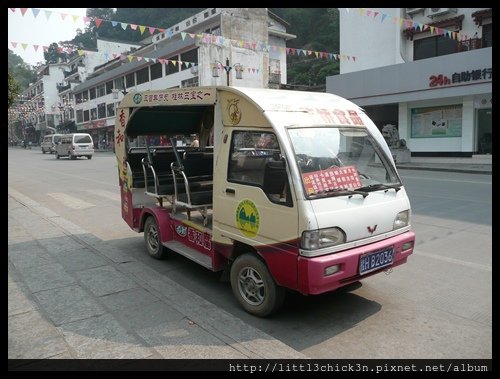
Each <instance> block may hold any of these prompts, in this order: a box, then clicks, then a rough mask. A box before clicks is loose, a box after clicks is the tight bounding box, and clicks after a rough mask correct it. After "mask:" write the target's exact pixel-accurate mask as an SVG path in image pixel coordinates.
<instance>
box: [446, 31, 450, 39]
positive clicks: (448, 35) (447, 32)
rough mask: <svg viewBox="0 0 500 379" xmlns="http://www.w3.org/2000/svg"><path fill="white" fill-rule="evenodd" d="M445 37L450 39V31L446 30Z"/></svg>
mask: <svg viewBox="0 0 500 379" xmlns="http://www.w3.org/2000/svg"><path fill="white" fill-rule="evenodd" d="M446 35H447V37H448V38H451V31H450V30H447V31H446Z"/></svg>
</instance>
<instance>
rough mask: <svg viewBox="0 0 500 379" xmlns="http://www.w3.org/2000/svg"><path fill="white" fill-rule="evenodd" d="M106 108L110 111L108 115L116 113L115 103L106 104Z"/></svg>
mask: <svg viewBox="0 0 500 379" xmlns="http://www.w3.org/2000/svg"><path fill="white" fill-rule="evenodd" d="M106 110H107V111H108V117H112V116H114V115H115V103H111V104H108V105H106Z"/></svg>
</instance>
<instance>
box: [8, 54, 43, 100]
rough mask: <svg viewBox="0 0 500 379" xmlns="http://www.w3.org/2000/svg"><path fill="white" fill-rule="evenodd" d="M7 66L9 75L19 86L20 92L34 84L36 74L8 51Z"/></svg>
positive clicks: (17, 56) (18, 57) (19, 58)
mask: <svg viewBox="0 0 500 379" xmlns="http://www.w3.org/2000/svg"><path fill="white" fill-rule="evenodd" d="M7 65H8V70H9V72H10V75H11V76H12V78H13V79H14V80H15V81H16V82H17V83H18V84H19V90H20V91H23V90H25V89H26V88H28V86H29V84H30V83H33V82H35V80H36V74H35V72H34V71H33V69H32V68H31V66H30V65H28V64H26V63H25V62H24V61H23V59H22V58H21V57H20V56H19V55H16V54H14V52H13V51H12V50H10V49H8V56H7Z"/></svg>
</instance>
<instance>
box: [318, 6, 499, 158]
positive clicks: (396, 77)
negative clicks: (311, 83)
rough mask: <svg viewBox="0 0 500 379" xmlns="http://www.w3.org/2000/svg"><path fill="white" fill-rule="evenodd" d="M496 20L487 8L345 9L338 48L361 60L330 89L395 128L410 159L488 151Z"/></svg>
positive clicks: (331, 80)
mask: <svg viewBox="0 0 500 379" xmlns="http://www.w3.org/2000/svg"><path fill="white" fill-rule="evenodd" d="M492 22H493V20H492V10H491V9H489V8H378V9H370V10H367V9H362V10H354V9H350V10H349V11H347V10H344V9H342V10H341V11H340V48H341V50H342V51H344V52H345V53H348V54H350V55H353V56H356V57H357V59H356V60H355V61H353V60H348V61H345V60H344V61H341V64H340V75H337V76H332V77H328V78H327V82H326V90H327V92H331V93H335V94H337V95H340V96H343V97H346V98H348V99H349V100H351V101H353V102H354V103H356V104H358V105H360V106H361V107H363V108H364V109H365V111H366V112H367V114H368V115H369V116H370V117H371V118H372V119H373V120H374V122H375V123H376V124H377V126H378V127H379V128H380V129H381V128H382V127H383V126H384V125H387V124H392V125H395V126H397V128H398V131H399V136H400V138H403V139H405V141H406V143H407V146H408V147H409V149H410V150H411V154H412V156H455V157H471V156H472V155H475V154H491V152H492V138H491V137H492V119H491V116H492V78H493V71H492ZM454 33H458V34H454Z"/></svg>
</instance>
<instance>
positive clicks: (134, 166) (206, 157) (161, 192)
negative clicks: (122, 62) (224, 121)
mask: <svg viewBox="0 0 500 379" xmlns="http://www.w3.org/2000/svg"><path fill="white" fill-rule="evenodd" d="M162 92H164V93H159V91H154V92H152V94H144V93H142V94H136V96H141V98H140V103H141V104H140V106H137V107H123V108H121V107H120V108H119V116H118V118H117V128H118V130H117V131H115V133H116V134H115V137H116V138H117V140H119V139H120V138H122V137H120V127H122V128H123V138H122V139H123V144H122V145H121V146H119V147H117V149H118V148H121V149H122V150H123V151H122V152H120V151H117V157H118V162H119V163H120V159H119V157H120V156H122V157H123V159H122V162H121V165H122V170H123V174H125V175H126V177H127V183H128V187H129V188H128V189H129V190H130V191H131V192H132V194H133V196H132V199H131V200H132V205H133V207H134V208H136V207H138V206H139V207H140V205H141V203H142V205H145V204H147V203H150V201H151V199H154V200H155V201H157V202H158V203H159V205H160V206H161V207H164V206H167V207H169V208H171V209H172V213H174V214H179V215H181V214H183V213H184V214H185V215H186V216H187V219H188V220H193V221H198V220H199V221H200V223H202V224H203V225H204V226H207V224H208V222H209V213H210V209H211V208H212V203H213V200H212V198H213V193H212V189H213V166H214V159H213V155H214V151H213V146H212V145H213V143H212V138H213V136H212V133H213V130H212V128H213V124H214V103H215V92H214V93H213V94H212V93H208V94H207V93H206V92H205V93H203V94H200V93H198V92H197V91H182V90H179V91H178V94H177V95H178V96H176V97H175V99H176V100H177V98H178V97H179V96H180V94H182V95H184V96H181V97H180V98H179V101H174V97H173V96H174V94H175V93H172V92H171V91H162ZM161 95H163V96H162V99H163V100H159V98H160V96H161ZM188 95H189V96H188ZM183 97H186V99H183ZM199 97H203V99H204V100H202V101H200V100H201V99H200V98H199ZM144 98H146V99H149V98H151V101H149V103H150V104H151V103H153V102H154V103H155V104H154V105H155V106H147V105H149V104H148V102H145V101H144ZM154 99H156V101H155V100H154ZM169 99H171V100H169ZM133 101H134V102H137V101H138V100H137V98H136V97H134V98H133ZM158 102H160V105H158ZM200 102H202V103H204V104H199V103H200ZM161 103H164V104H165V105H162V104H161ZM171 103H174V104H175V105H170V104H171ZM191 103H193V104H191ZM122 105H123V104H122ZM151 105H153V104H151ZM195 136H199V138H198V137H195ZM195 138H197V139H198V140H199V146H198V147H191V146H190V144H191V142H192V141H193V140H194V139H195ZM144 195H145V196H144ZM192 211H198V212H199V215H201V218H200V217H199V216H196V217H193V219H192V215H191V212H192Z"/></svg>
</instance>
